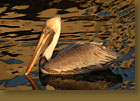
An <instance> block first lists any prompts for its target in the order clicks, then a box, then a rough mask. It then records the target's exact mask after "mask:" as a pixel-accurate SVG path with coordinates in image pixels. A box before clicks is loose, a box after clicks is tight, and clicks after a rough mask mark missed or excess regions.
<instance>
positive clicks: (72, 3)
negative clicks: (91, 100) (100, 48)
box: [0, 0, 135, 90]
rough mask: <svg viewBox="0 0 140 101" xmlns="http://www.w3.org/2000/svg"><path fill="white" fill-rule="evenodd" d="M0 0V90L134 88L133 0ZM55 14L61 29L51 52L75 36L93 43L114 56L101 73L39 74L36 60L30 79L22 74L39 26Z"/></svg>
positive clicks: (37, 38)
mask: <svg viewBox="0 0 140 101" xmlns="http://www.w3.org/2000/svg"><path fill="white" fill-rule="evenodd" d="M0 2H1V3H0V65H1V66H0V89H5V90H30V89H46V90H55V89H110V90H117V89H126V90H134V89H135V5H134V0H47V1H45V0H28V1H24V0H20V1H18V0H12V1H11V0H6V1H5V0H0ZM56 15H60V16H61V17H62V31H61V36H60V39H59V42H58V44H57V46H56V49H55V50H61V49H62V48H64V47H66V46H67V45H69V44H71V43H73V42H77V41H81V40H86V41H95V42H102V43H103V44H104V45H105V46H106V47H107V48H110V49H111V50H113V51H116V52H117V53H118V54H119V55H120V58H119V59H118V60H117V61H116V62H114V64H112V65H111V67H110V70H108V71H106V72H103V73H93V74H92V73H89V74H85V75H76V76H74V77H52V76H40V77H39V73H38V63H37V65H36V66H35V67H34V69H33V70H32V71H33V72H31V73H30V75H29V76H30V78H29V77H25V76H24V73H25V70H26V68H27V66H28V64H29V62H30V60H31V57H32V55H33V52H34V50H35V47H36V45H37V42H38V40H39V36H40V34H41V30H42V26H43V24H44V22H45V21H46V20H47V19H48V18H51V17H54V16H56ZM108 75H109V76H108ZM32 84H35V87H34V86H33V85H32ZM101 84H102V85H101ZM85 87H86V88H85Z"/></svg>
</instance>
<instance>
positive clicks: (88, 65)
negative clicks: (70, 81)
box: [41, 42, 118, 74]
mask: <svg viewBox="0 0 140 101" xmlns="http://www.w3.org/2000/svg"><path fill="white" fill-rule="evenodd" d="M117 57H118V55H117V54H116V53H115V52H113V51H111V50H109V49H107V48H105V47H104V46H101V44H99V43H95V42H77V43H76V44H72V45H70V46H68V47H66V48H64V49H63V50H62V51H60V52H59V53H58V55H57V56H56V57H55V58H53V59H52V60H50V61H49V62H47V63H46V64H45V65H44V66H43V67H42V68H41V70H42V72H43V73H46V74H79V73H86V72H89V71H93V70H98V69H105V68H106V66H105V64H110V63H112V62H113V61H114V60H115V59H117Z"/></svg>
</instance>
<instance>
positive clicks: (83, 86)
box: [39, 69, 122, 90]
mask: <svg viewBox="0 0 140 101" xmlns="http://www.w3.org/2000/svg"><path fill="white" fill-rule="evenodd" d="M39 79H40V81H41V83H42V85H43V86H47V85H51V87H53V88H54V89H65V90H69V89H71V90H105V89H108V88H110V87H113V86H116V85H117V84H119V83H121V82H122V77H121V76H120V75H117V74H114V73H113V72H112V71H111V70H110V69H107V70H102V71H93V72H90V73H85V74H77V75H62V76H56V75H44V74H41V75H40V77H39Z"/></svg>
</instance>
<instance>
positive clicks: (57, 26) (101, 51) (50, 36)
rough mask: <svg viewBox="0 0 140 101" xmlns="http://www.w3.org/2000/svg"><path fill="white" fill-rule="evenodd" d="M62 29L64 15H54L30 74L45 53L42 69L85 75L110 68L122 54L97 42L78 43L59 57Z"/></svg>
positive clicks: (43, 70) (45, 26)
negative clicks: (58, 45)
mask: <svg viewBox="0 0 140 101" xmlns="http://www.w3.org/2000/svg"><path fill="white" fill-rule="evenodd" d="M60 32H61V18H60V17H53V18H51V19H49V20H47V21H46V22H45V24H44V27H43V30H42V34H41V36H40V40H39V42H38V45H37V48H36V50H35V52H34V55H33V57H32V60H31V62H30V65H29V67H28V69H27V71H26V73H25V75H28V74H29V72H30V71H31V69H32V67H33V66H34V64H35V62H36V61H37V60H38V58H39V57H40V54H42V55H41V62H40V66H39V69H40V71H41V72H42V73H43V74H51V75H53V74H58V75H61V74H66V75H67V74H68V75H69V74H82V73H88V72H90V71H96V70H104V69H106V68H109V66H108V65H110V64H111V63H112V62H113V61H114V60H116V59H117V58H118V54H117V53H115V52H113V51H111V50H110V49H107V48H106V47H105V46H103V45H102V44H101V43H97V42H84V41H83V42H82V41H79V42H76V43H73V44H71V45H69V46H67V47H65V48H64V49H62V50H61V51H60V52H59V53H58V54H57V55H56V56H55V58H52V55H53V51H54V49H55V47H56V45H57V42H58V39H59V36H60Z"/></svg>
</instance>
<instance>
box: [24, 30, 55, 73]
mask: <svg viewBox="0 0 140 101" xmlns="http://www.w3.org/2000/svg"><path fill="white" fill-rule="evenodd" d="M53 35H54V31H53V30H52V29H47V28H46V29H45V28H44V29H43V33H42V34H41V36H40V40H39V42H38V45H37V48H36V50H35V52H34V55H33V57H32V60H31V62H30V65H29V67H28V69H27V71H26V73H25V75H28V74H29V72H30V71H31V69H32V67H33V66H34V64H35V62H36V60H37V59H38V58H39V56H40V54H41V52H43V51H44V49H45V48H47V47H48V46H49V44H50V43H51V41H52V38H53Z"/></svg>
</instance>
